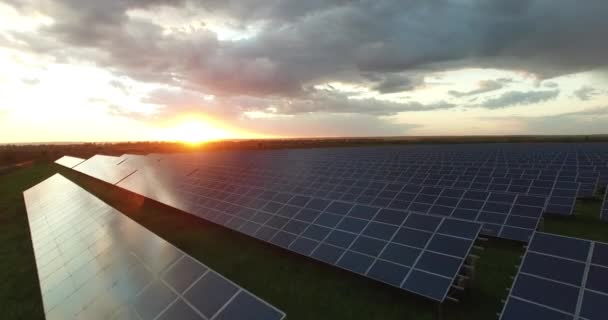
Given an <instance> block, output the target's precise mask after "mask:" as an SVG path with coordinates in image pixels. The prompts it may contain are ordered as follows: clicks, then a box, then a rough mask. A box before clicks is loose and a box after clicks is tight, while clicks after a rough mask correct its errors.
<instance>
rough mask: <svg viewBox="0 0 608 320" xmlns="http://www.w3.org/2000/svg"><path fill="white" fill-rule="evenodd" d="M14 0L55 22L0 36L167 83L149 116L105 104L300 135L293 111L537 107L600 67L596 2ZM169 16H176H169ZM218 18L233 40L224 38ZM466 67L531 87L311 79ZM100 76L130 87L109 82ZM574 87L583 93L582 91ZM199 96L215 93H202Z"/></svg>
mask: <svg viewBox="0 0 608 320" xmlns="http://www.w3.org/2000/svg"><path fill="white" fill-rule="evenodd" d="M14 2H15V1H14V0H11V3H13V5H14V6H15V7H16V8H18V10H20V12H22V13H23V14H31V13H33V12H36V14H42V15H48V16H49V17H51V18H52V19H53V20H54V24H51V25H43V26H40V27H39V28H38V29H37V30H35V31H33V32H17V31H6V32H3V34H2V35H1V36H2V38H6V39H19V41H9V40H6V41H3V42H2V44H1V45H2V46H12V47H14V48H16V49H18V50H23V51H29V52H34V53H37V54H39V55H43V56H47V57H49V59H55V61H57V62H58V63H73V62H78V63H82V62H84V63H90V64H94V65H95V66H98V67H100V68H104V69H106V70H108V71H109V72H110V73H112V74H113V75H116V76H118V77H119V79H123V77H124V78H130V79H133V80H135V81H141V82H146V83H154V84H157V85H161V86H164V87H170V88H175V90H173V89H172V90H156V91H152V92H150V93H149V94H148V96H147V97H146V98H145V99H143V101H142V102H143V103H147V104H153V105H156V106H158V108H156V109H155V112H152V113H147V112H137V111H133V110H132V109H130V108H127V107H123V106H120V105H114V106H111V107H110V109H109V110H110V112H111V113H112V114H113V115H116V116H121V117H131V118H136V119H139V120H141V121H161V120H162V119H166V118H170V117H174V116H176V115H179V114H184V113H199V112H200V113H207V114H210V115H212V116H215V117H218V118H221V119H223V120H226V121H238V119H240V117H241V116H242V114H243V113H246V112H262V113H268V114H272V115H275V116H279V117H280V118H281V119H283V118H285V117H284V116H287V117H288V118H285V119H292V120H288V121H285V122H284V123H283V122H277V121H278V120H276V121H275V120H274V119H273V120H266V119H265V120H256V121H257V122H255V121H254V122H255V123H253V124H250V123H246V125H249V126H255V127H258V126H262V125H267V126H277V127H280V128H283V129H284V130H287V131H289V130H291V131H290V132H298V131H297V130H296V129H295V128H302V130H303V128H304V127H303V126H300V125H298V122H297V120H296V119H302V120H301V121H302V123H303V124H307V125H309V126H311V128H316V127H315V126H314V125H313V124H314V123H315V122H314V121H321V122H322V123H324V124H325V126H324V127H323V128H324V130H330V131H328V132H334V133H336V134H338V133H337V132H335V131H331V130H337V129H333V128H334V127H336V126H340V125H342V121H345V124H344V128H348V129H350V130H354V132H361V133H362V134H363V133H365V131H361V130H364V129H360V128H359V129H358V128H357V126H361V127H367V126H370V127H373V128H370V129H369V130H370V131H369V132H368V133H369V134H374V133H381V134H383V135H384V134H393V133H397V132H401V134H403V132H407V131H404V130H403V128H404V126H401V125H399V126H392V125H391V124H390V123H388V124H387V123H386V121H385V120H382V118H384V117H386V116H395V115H398V114H402V113H406V112H426V111H437V110H452V109H456V108H458V107H462V106H459V105H458V104H457V103H456V102H454V100H456V101H459V102H460V100H458V99H453V98H463V100H464V101H467V102H468V103H469V104H470V105H471V106H474V107H478V108H486V109H500V108H507V107H510V106H518V105H533V104H537V103H542V102H546V101H549V100H552V99H556V98H557V97H558V96H559V93H560V91H559V89H558V87H557V85H556V84H555V83H552V82H546V80H547V79H550V78H553V77H557V76H560V75H565V74H570V73H575V72H580V71H587V70H600V69H602V68H603V70H605V68H606V67H607V66H608V61H607V60H606V58H605V57H606V56H608V43H607V42H606V41H602V40H603V39H604V38H605V37H606V30H608V19H606V18H605V12H608V1H604V0H588V1H585V3H584V4H580V3H577V2H574V1H570V0H535V1H528V0H492V1H488V0H467V1H445V0H432V1H429V0H411V1H402V0H378V1H342V0H326V1H321V0H310V1H301V0H276V1H263V0H251V1H245V2H242V1H241V2H238V1H218V0H201V1H190V0H179V1H168V0H142V1H139V0H106V1H98V0H44V1H43V2H40V1H29V2H28V1H19V2H18V4H14ZM137 12H140V13H141V12H145V13H147V14H148V17H147V18H146V15H145V14H139V15H138V14H135V13H137ZM171 12H178V13H179V14H177V15H176V16H177V17H179V18H175V16H174V17H173V18H171V14H170V13H171ZM167 17H169V18H167ZM167 20H169V22H170V23H168V24H167ZM172 24H174V25H185V26H186V27H184V28H173V27H171V26H169V25H172ZM217 26H220V27H219V28H218V27H217ZM222 28H224V29H230V32H231V33H235V34H237V35H238V34H239V33H243V36H242V37H241V38H239V40H234V39H226V38H225V37H223V36H222V32H224V31H225V30H224V31H222ZM250 28H251V29H252V30H253V31H251V32H250V33H247V34H246V35H245V31H247V32H249V31H248V30H249V29H250ZM469 67H475V68H492V69H507V70H512V71H517V72H521V73H525V74H531V75H534V77H536V78H537V79H538V82H539V83H540V84H542V88H535V89H534V90H531V91H526V89H525V88H522V89H518V91H507V92H504V93H502V94H501V92H500V91H499V90H505V91H506V90H510V89H506V87H507V86H508V81H507V80H505V79H493V80H485V81H482V82H480V83H479V84H478V85H479V87H478V88H477V89H473V90H470V91H455V90H451V91H449V94H448V95H446V96H437V97H433V100H435V101H436V102H433V103H422V102H420V101H415V100H413V99H410V98H408V99H404V100H403V101H394V100H392V101H387V100H383V99H382V97H377V96H376V97H373V95H372V94H370V95H369V96H366V95H359V94H357V93H340V92H331V91H327V90H315V89H313V88H317V87H318V85H322V84H328V83H332V82H342V83H353V84H357V85H361V86H363V87H365V88H366V89H367V90H369V91H370V92H372V93H374V94H376V93H377V94H380V95H382V94H391V93H400V92H404V91H412V92H413V91H417V89H418V88H419V87H422V85H423V84H424V83H425V82H424V79H425V76H426V75H428V74H429V73H433V72H437V71H449V70H455V69H462V68H469ZM110 85H112V86H113V87H115V88H116V89H118V90H120V91H122V92H123V93H124V94H128V93H129V91H130V88H129V87H128V86H127V85H125V83H123V82H120V81H115V82H112V83H110ZM490 92H495V94H498V95H497V96H495V97H491V98H489V99H486V100H485V101H484V98H485V95H484V96H482V94H487V93H490ZM425 94H426V93H425ZM430 94H433V93H430ZM577 95H580V96H579V98H581V97H582V98H581V99H583V100H584V98H590V97H591V96H592V93H591V92H590V91H582V92H578V94H577ZM209 96H214V98H213V99H212V100H206V99H207V97H209ZM425 101H428V100H427V99H425ZM480 101H482V102H480ZM289 117H291V118H289ZM347 124H349V125H350V126H349V125H347ZM385 126H386V127H385ZM406 127H407V126H406ZM292 128H294V129H292ZM259 129H264V128H259ZM298 130H299V129H298ZM365 130H367V129H365ZM308 132H311V131H310V130H309V131H308ZM342 132H346V131H342Z"/></svg>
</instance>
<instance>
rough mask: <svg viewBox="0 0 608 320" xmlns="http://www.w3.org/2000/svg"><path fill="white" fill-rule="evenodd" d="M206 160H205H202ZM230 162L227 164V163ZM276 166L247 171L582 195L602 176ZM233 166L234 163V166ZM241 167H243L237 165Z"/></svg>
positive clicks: (593, 189)
mask: <svg viewBox="0 0 608 320" xmlns="http://www.w3.org/2000/svg"><path fill="white" fill-rule="evenodd" d="M199 164H204V163H199ZM224 166H227V165H224ZM273 167H274V168H271V169H269V168H265V169H262V168H252V167H251V166H249V167H247V168H248V171H249V172H251V171H255V172H258V171H260V172H265V173H266V174H270V175H272V174H274V175H277V176H306V177H314V176H320V177H327V178H332V177H333V178H343V179H359V180H370V181H379V182H402V183H415V184H421V185H441V186H450V187H457V188H467V189H479V190H492V191H508V192H517V193H534V194H549V193H550V191H551V190H552V188H558V189H573V188H574V187H573V186H567V185H568V184H571V185H574V184H575V183H577V182H578V183H579V184H580V188H579V191H578V196H579V197H592V196H593V195H594V194H595V192H596V191H597V188H598V185H599V177H598V176H597V175H595V176H578V177H577V176H574V175H573V176H568V175H562V176H547V177H544V178H543V179H521V178H517V179H515V178H497V177H488V176H472V175H442V174H437V173H428V172H424V173H415V172H407V171H402V172H399V171H387V172H382V174H374V173H370V174H367V173H365V172H363V171H361V172H357V171H353V170H348V169H345V168H336V169H335V170H332V169H331V168H330V169H328V168H327V167H324V168H323V169H320V170H316V171H315V170H313V169H310V168H308V169H306V170H303V171H302V170H300V171H298V169H295V168H294V167H292V166H291V165H287V164H281V163H276V164H274V165H273ZM233 168H234V167H233ZM237 168H241V169H242V167H240V166H239V167H237Z"/></svg>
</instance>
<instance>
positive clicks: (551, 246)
mask: <svg viewBox="0 0 608 320" xmlns="http://www.w3.org/2000/svg"><path fill="white" fill-rule="evenodd" d="M607 279H608V244H606V243H601V242H594V241H589V240H584V239H577V238H570V237H564V236H558V235H553V234H548V233H536V234H535V235H534V237H533V238H532V241H531V242H530V245H529V246H528V250H527V252H526V254H525V256H524V259H523V262H522V264H521V266H520V269H519V272H518V274H517V276H516V278H515V282H514V284H513V287H512V288H511V291H510V293H509V297H508V299H507V302H506V304H505V307H504V309H503V312H502V314H501V317H500V319H501V320H519V319H538V320H561V319H563V320H566V319H572V320H574V319H582V320H603V319H606V310H607V306H608V280H607Z"/></svg>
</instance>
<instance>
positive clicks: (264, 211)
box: [119, 174, 481, 301]
mask: <svg viewBox="0 0 608 320" xmlns="http://www.w3.org/2000/svg"><path fill="white" fill-rule="evenodd" d="M152 176H153V177H154V178H156V177H157V176H158V175H155V174H152V175H150V176H148V178H146V176H145V175H133V176H131V177H129V178H127V179H125V180H124V181H122V182H121V183H119V186H121V187H124V188H128V189H130V190H132V191H134V192H142V193H145V194H155V195H158V194H163V195H165V196H166V197H167V198H168V199H170V200H173V199H179V201H178V202H179V206H181V208H182V210H184V211H186V212H189V213H191V214H194V215H196V216H199V217H201V218H204V219H206V220H209V221H212V222H215V223H218V224H221V225H224V226H226V227H228V228H231V229H233V230H236V231H239V232H241V233H244V234H247V235H250V236H253V237H255V238H257V239H259V240H262V241H265V242H269V243H272V244H274V245H277V246H280V247H283V248H285V249H288V250H291V251H294V252H297V253H299V254H302V255H305V256H308V257H311V258H314V259H317V260H319V261H322V262H325V263H328V264H330V265H333V266H337V267H340V268H342V269H345V270H348V271H352V272H355V273H358V274H361V275H364V276H367V277H369V278H372V279H375V280H378V281H382V282H385V283H387V284H390V285H392V286H395V287H398V288H402V289H404V290H407V291H410V292H413V293H416V294H419V295H422V296H425V297H427V298H430V299H433V300H436V301H443V300H444V299H445V297H446V296H447V294H448V292H449V290H450V288H451V287H452V284H453V283H454V281H455V278H456V277H457V275H458V274H459V272H460V269H461V267H462V265H463V263H464V261H465V259H466V258H467V257H468V255H469V252H470V250H471V247H472V245H473V243H474V241H475V239H476V238H477V235H478V233H479V231H480V229H481V225H480V224H478V223H474V222H468V221H459V220H454V219H449V218H443V217H434V216H429V215H422V214H417V213H408V212H404V211H396V210H389V209H382V208H379V207H373V206H366V205H357V204H354V203H348V202H342V201H328V200H325V199H320V198H311V197H306V196H298V195H291V194H287V193H277V192H270V191H264V190H259V189H258V190H255V189H251V188H244V187H241V188H239V187H234V188H232V189H231V191H233V193H231V194H229V193H228V192H225V191H226V190H225V189H223V190H224V192H223V191H220V190H219V189H216V190H210V189H204V188H202V187H201V188H199V187H196V186H192V185H190V186H188V185H187V184H184V179H183V177H182V178H181V179H177V180H179V181H176V180H175V179H174V178H173V180H172V178H167V181H170V182H169V184H168V186H169V187H167V185H166V184H165V183H160V185H157V184H154V183H151V181H150V180H149V179H150V178H149V177H152ZM190 179H191V180H189V181H191V182H192V183H195V181H198V180H199V179H198V178H197V177H196V175H191V176H190ZM154 187H157V189H154ZM186 190H189V191H186ZM212 193H213V194H215V195H214V196H212V195H211V194H212ZM253 193H256V194H257V197H250V195H252V194H253ZM242 195H247V196H244V197H240V196H242ZM155 199H157V200H159V201H161V202H163V201H162V197H159V196H157V197H156V198H155ZM220 199H223V200H220ZM163 203H165V204H168V203H167V202H163Z"/></svg>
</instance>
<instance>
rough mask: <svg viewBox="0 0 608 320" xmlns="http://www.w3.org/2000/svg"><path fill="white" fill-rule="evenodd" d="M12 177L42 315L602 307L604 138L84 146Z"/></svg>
mask: <svg viewBox="0 0 608 320" xmlns="http://www.w3.org/2000/svg"><path fill="white" fill-rule="evenodd" d="M24 170H25V169H24ZM27 170H29V171H30V172H26V171H22V172H15V173H12V174H10V175H8V176H7V177H8V178H6V179H9V178H10V179H13V180H14V181H17V182H15V183H21V184H20V186H21V185H23V187H22V188H23V190H20V191H24V192H23V195H22V198H21V202H23V205H24V208H23V211H24V212H25V213H24V214H22V215H21V216H23V217H22V218H20V219H22V221H27V222H25V224H26V225H27V226H29V230H28V228H27V227H25V228H24V230H25V231H21V232H22V233H20V234H21V235H22V237H23V238H24V239H29V242H30V243H31V248H30V247H26V248H27V250H28V251H31V254H29V256H28V255H26V258H27V257H29V258H27V259H29V260H28V261H31V264H32V265H31V266H30V267H29V268H30V269H31V272H32V273H33V274H35V275H37V277H34V276H32V275H30V276H29V278H28V279H30V280H28V281H30V282H31V283H33V285H35V286H36V287H35V290H33V292H30V294H31V295H35V296H36V297H35V299H39V300H36V301H41V302H40V304H41V309H42V310H40V312H39V313H40V314H42V316H41V318H46V319H251V320H265V319H267V320H274V319H277V320H279V319H283V318H285V319H414V320H417V319H501V320H512V319H540V320H553V319H573V320H574V319H583V320H600V319H606V314H608V307H607V306H608V203H607V202H608V191H606V186H607V185H608V144H604V143H544V144H543V143H538V144H531V143H527V144H526V143H519V144H452V145H410V146H372V147H342V148H310V149H277V150H251V151H248V150H242V151H213V152H196V153H176V154H147V155H135V154H124V155H121V156H110V155H101V154H98V155H95V156H93V157H91V158H88V159H81V158H76V157H71V156H64V157H62V158H60V159H58V160H57V161H56V163H55V164H49V165H39V166H37V167H34V168H31V169H27ZM30 176H31V177H30ZM19 177H21V178H19ZM28 177H29V178H28ZM20 179H23V181H22V180H20ZM20 181H22V182H20ZM15 212H16V213H15V214H16V215H17V214H18V210H17V211H15ZM26 258H22V259H26ZM27 259H26V260H27ZM25 263H26V262H24V264H25ZM26 270H27V269H26ZM26 276H27V275H25V276H24V277H26ZM32 279H33V280H32ZM32 303H33V304H34V305H35V304H36V302H32ZM15 312H16V314H17V315H19V314H21V313H20V312H22V311H15ZM9 316H10V314H9ZM15 318H18V316H15Z"/></svg>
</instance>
